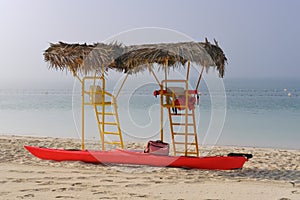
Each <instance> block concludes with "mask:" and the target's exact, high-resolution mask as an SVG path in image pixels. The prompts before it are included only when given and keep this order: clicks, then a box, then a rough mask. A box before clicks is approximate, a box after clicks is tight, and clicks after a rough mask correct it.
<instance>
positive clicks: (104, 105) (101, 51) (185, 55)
mask: <svg viewBox="0 0 300 200" xmlns="http://www.w3.org/2000/svg"><path fill="white" fill-rule="evenodd" d="M44 56H45V60H46V61H47V62H49V63H50V67H53V68H56V69H61V70H63V69H68V70H70V71H71V72H72V73H73V75H74V76H75V77H77V78H78V80H79V81H80V83H81V85H82V90H81V95H82V130H81V132H82V150H84V149H85V145H84V141H85V139H84V136H85V134H84V132H85V121H84V119H85V107H86V106H93V108H94V111H95V116H96V121H97V123H98V129H99V133H100V140H101V148H102V150H105V145H106V144H109V145H117V146H119V147H120V148H124V144H123V138H122V132H121V126H120V120H119V116H118V107H117V98H118V96H119V94H120V91H121V89H122V88H123V86H124V83H125V81H126V80H127V77H128V75H129V74H132V73H138V72H140V71H143V70H145V69H148V70H149V71H150V72H151V74H152V75H153V77H154V78H155V80H156V82H157V83H158V86H159V90H158V91H156V95H160V105H161V110H160V118H161V120H160V121H161V122H160V139H161V140H162V141H163V140H164V128H165V127H164V124H163V121H164V111H163V109H167V110H168V117H169V122H170V134H171V138H172V143H173V151H174V154H175V155H185V156H199V144H198V136H197V127H196V119H195V110H194V105H195V103H196V101H197V98H198V87H199V85H200V81H201V78H202V74H203V71H204V68H209V67H216V68H217V70H218V71H219V76H220V77H223V75H224V65H225V62H226V60H227V59H226V57H225V55H224V53H223V51H222V49H221V48H220V47H219V46H218V43H217V42H216V41H215V45H213V44H211V43H209V42H208V41H207V40H206V42H203V43H201V42H182V43H169V44H167V43H165V44H164V43H163V44H145V45H133V46H124V45H123V46H122V45H118V44H109V45H107V44H103V43H97V44H93V45H86V44H66V43H62V42H59V43H58V44H51V46H50V47H49V48H48V49H47V50H46V51H45V53H44ZM191 63H195V64H196V65H197V66H202V68H201V70H200V71H201V72H200V73H199V78H198V82H197V84H196V88H194V89H190V88H189V76H190V68H191ZM155 65H159V66H160V67H161V68H162V69H163V70H164V74H165V76H164V79H163V80H159V79H158V77H157V75H156V73H155V72H154V70H153V66H155ZM182 66H186V76H185V79H176V80H174V79H168V71H169V68H172V67H173V68H176V67H182ZM109 69H114V70H117V71H123V72H125V73H126V76H125V79H124V80H123V82H122V84H121V87H120V88H119V90H118V92H117V94H116V95H115V96H114V95H113V94H111V93H109V92H107V91H106V78H105V74H106V71H107V70H109ZM91 73H94V74H93V75H88V74H91ZM80 75H81V76H83V78H80ZM96 80H99V82H100V83H101V84H99V85H97V84H96V82H97V81H96ZM91 81H92V82H93V84H90V85H88V82H91ZM174 85H176V86H174ZM178 85H180V87H179V86H178ZM108 107H110V109H108ZM176 110H178V112H176ZM179 110H180V111H179ZM109 119H110V120H109ZM108 126H110V127H115V130H114V131H108V130H107V129H106V128H107V127H108ZM107 135H110V136H115V140H111V141H107V140H106V136H107Z"/></svg>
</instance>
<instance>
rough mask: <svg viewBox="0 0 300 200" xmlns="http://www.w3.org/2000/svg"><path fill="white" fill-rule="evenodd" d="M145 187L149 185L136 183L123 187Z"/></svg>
mask: <svg viewBox="0 0 300 200" xmlns="http://www.w3.org/2000/svg"><path fill="white" fill-rule="evenodd" d="M147 186H149V184H141V183H136V184H128V185H125V187H147Z"/></svg>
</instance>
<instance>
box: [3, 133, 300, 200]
mask: <svg viewBox="0 0 300 200" xmlns="http://www.w3.org/2000/svg"><path fill="white" fill-rule="evenodd" d="M0 144H1V155H0V164H1V165H0V185H1V190H0V199H1V200H2V199H3V200H4V199H156V200H157V199H251V200H252V199H272V200H273V199H278V200H279V199H281V200H284V199H285V200H287V199H295V200H296V199H298V200H299V199H300V167H299V165H300V150H280V149H263V148H243V147H215V148H214V149H213V151H212V152H211V154H212V155H221V154H222V155H224V154H227V153H229V152H244V153H252V154H253V155H254V158H252V159H251V160H250V161H249V162H247V163H246V164H245V166H244V168H243V169H242V170H233V171H207V170H186V169H176V168H156V167H147V166H103V165H94V164H87V163H81V162H52V161H45V160H40V159H38V158H35V157H33V156H32V155H31V154H29V153H28V152H27V151H26V150H25V149H24V148H23V146H24V145H34V146H46V147H54V148H79V147H80V141H79V140H75V139H60V138H38V137H20V136H0ZM88 147H89V148H95V143H93V142H90V144H88ZM127 148H143V145H141V144H136V143H128V144H127ZM203 151H204V152H205V149H204V150H203Z"/></svg>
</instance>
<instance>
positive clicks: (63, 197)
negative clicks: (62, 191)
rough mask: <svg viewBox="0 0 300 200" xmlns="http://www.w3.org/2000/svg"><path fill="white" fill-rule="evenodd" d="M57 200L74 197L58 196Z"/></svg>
mask: <svg viewBox="0 0 300 200" xmlns="http://www.w3.org/2000/svg"><path fill="white" fill-rule="evenodd" d="M55 198H56V199H74V197H73V196H61V195H60V196H56V197H55Z"/></svg>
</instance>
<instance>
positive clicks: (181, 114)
mask: <svg viewBox="0 0 300 200" xmlns="http://www.w3.org/2000/svg"><path fill="white" fill-rule="evenodd" d="M171 115H172V116H185V114H183V113H177V114H175V113H171ZM187 115H188V116H193V114H187Z"/></svg>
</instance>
